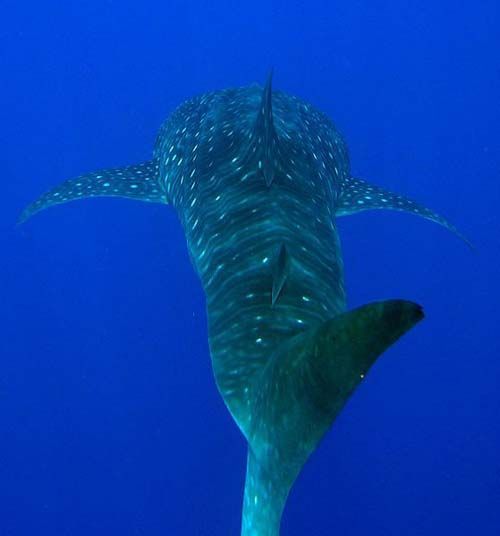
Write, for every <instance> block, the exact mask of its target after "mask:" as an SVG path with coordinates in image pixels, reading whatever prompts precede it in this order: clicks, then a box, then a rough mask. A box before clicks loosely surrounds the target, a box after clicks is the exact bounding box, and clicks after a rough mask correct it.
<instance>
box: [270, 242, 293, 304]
mask: <svg viewBox="0 0 500 536" xmlns="http://www.w3.org/2000/svg"><path fill="white" fill-rule="evenodd" d="M289 268H290V258H289V255H288V251H287V249H286V246H285V244H281V246H280V248H279V251H278V254H277V256H276V261H275V263H274V273H273V289H272V294H271V305H273V306H274V304H275V303H276V300H277V299H278V297H279V295H280V294H281V291H282V290H283V286H284V285H285V281H286V279H287V277H288V270H289Z"/></svg>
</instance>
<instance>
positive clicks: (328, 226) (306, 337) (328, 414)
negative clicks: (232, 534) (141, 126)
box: [21, 77, 458, 536]
mask: <svg viewBox="0 0 500 536" xmlns="http://www.w3.org/2000/svg"><path fill="white" fill-rule="evenodd" d="M91 196H119V197H128V198H133V199H139V200H142V201H150V202H157V203H163V204H170V205H172V206H173V207H174V208H175V209H176V211H177V213H178V216H179V218H180V221H181V223H182V226H183V228H184V232H185V235H186V240H187V244H188V248H189V252H190V256H191V259H192V262H193V265H194V267H195V270H196V272H197V273H198V275H199V277H200V279H201V282H202V285H203V288H204V290H205V296H206V305H207V317H208V329H209V345H210V353H211V358H212V365H213V371H214V375H215V379H216V382H217V386H218V388H219V391H220V393H221V395H222V397H223V399H224V402H225V403H226V406H227V407H228V409H229V411H230V413H231V415H232V416H233V418H234V420H235V421H236V423H237V425H238V426H239V428H240V430H241V431H242V433H243V435H244V436H245V438H246V439H247V441H248V462H247V474H246V484H245V491H244V501H243V516H242V529H241V534H242V536H277V535H278V534H279V527H280V520H281V515H282V512H283V509H284V506H285V502H286V499H287V496H288V494H289V491H290V489H291V486H292V485H293V482H294V481H295V479H296V478H297V476H298V474H299V473H300V471H301V469H302V467H303V465H304V463H305V462H306V460H307V458H308V457H309V456H310V454H311V453H312V452H313V451H314V450H315V449H316V447H317V445H318V443H319V441H320V440H321V438H322V437H323V435H324V434H325V433H326V431H327V430H328V429H329V427H330V426H331V424H332V422H333V421H334V419H335V417H336V416H337V415H338V413H339V412H340V410H341V409H342V407H343V406H344V404H345V402H346V401H347V399H348V398H349V396H350V394H351V393H352V392H353V391H354V389H355V388H356V387H357V385H358V384H359V383H360V382H361V381H362V379H363V378H364V376H365V375H366V373H367V371H368V370H369V368H370V367H371V366H372V364H373V363H374V362H375V360H376V359H377V357H378V356H379V355H380V354H381V353H382V352H383V351H384V350H385V349H386V348H387V347H388V346H390V345H391V344H392V343H394V342H395V341H396V340H397V339H398V338H399V337H400V336H401V335H403V334H404V333H405V332H406V331H408V330H409V329H410V328H411V327H412V326H414V325H415V324H416V323H417V322H418V321H420V320H421V319H422V318H423V313H422V309H421V308H420V306H418V305H417V304H414V303H412V302H408V301H404V300H390V301H383V302H376V303H371V304H368V305H365V306H363V307H360V308H358V309H355V310H353V311H350V312H346V311H345V292H344V278H343V265H342V255H341V250H340V244H339V239H338V235H337V228H336V217H337V216H342V215H346V214H353V213H356V212H359V211H362V210H367V209H379V208H386V209H394V210H405V211H409V212H412V213H414V214H418V215H420V216H423V217H424V218H427V219H430V220H433V221H435V222H438V223H440V224H441V225H443V226H445V227H447V228H448V229H450V230H452V231H453V232H455V233H457V231H456V230H455V229H454V228H453V227H452V226H451V225H450V224H449V223H447V222H446V221H445V220H444V219H443V218H441V217H440V216H438V215H437V214H435V213H434V212H431V211H430V210H428V209H426V208H424V207H421V206H420V205H418V204H417V203H415V202H413V201H410V200H408V199H407V198H405V197H402V196H400V195H396V194H393V193H391V192H388V191H385V190H383V189H381V188H379V187H376V186H372V185H370V184H368V183H367V182H364V181H363V180H360V179H357V178H353V177H351V174H350V166H349V159H348V154H347V148H346V145H345V143H344V141H343V139H342V137H341V136H340V135H339V133H338V132H337V130H336V129H335V127H334V125H333V123H332V122H331V121H330V120H329V119H328V118H327V117H326V116H325V115H324V114H322V113H321V112H319V111H318V110H316V109H315V108H313V107H312V106H310V105H309V104H307V103H305V102H303V101H301V100H299V99H298V98H296V97H293V96H290V95H287V94H285V93H281V92H278V91H273V90H272V87H271V77H269V79H268V81H267V83H266V85H265V87H264V88H262V87H259V86H250V87H245V88H238V89H228V90H224V91H216V92H213V93H209V94H205V95H202V96H200V97H197V98H194V99H191V100H189V101H187V102H185V103H184V104H182V105H181V106H180V107H179V108H178V109H177V110H176V111H174V113H173V114H172V115H171V117H170V118H169V119H168V120H167V121H166V122H165V123H164V125H163V126H162V127H161V130H160V132H159V135H158V138H157V141H156V146H155V150H154V155H153V158H152V160H151V161H149V162H145V163H143V164H139V165H136V166H129V167H125V168H120V169H108V170H105V171H101V172H96V173H91V174H87V175H83V176H81V177H79V178H76V179H72V180H69V181H66V182H64V183H62V184H61V185H60V186H58V187H56V188H54V189H52V190H50V191H49V192H47V193H46V194H45V195H43V196H41V197H40V198H39V199H38V200H37V201H35V202H34V203H33V204H31V205H30V206H29V207H28V208H27V209H26V210H25V211H24V212H23V214H22V216H21V221H24V220H26V219H27V218H29V217H30V216H31V215H33V214H34V213H35V212H37V211H39V210H42V209H44V208H47V207H48V206H51V205H54V204H57V203H64V202H67V201H71V200H74V199H80V198H83V197H91ZM457 234H458V233H457Z"/></svg>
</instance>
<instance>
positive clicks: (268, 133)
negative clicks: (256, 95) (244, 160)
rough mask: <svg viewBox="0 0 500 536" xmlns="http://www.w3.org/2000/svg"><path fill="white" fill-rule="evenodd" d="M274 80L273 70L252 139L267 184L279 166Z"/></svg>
mask: <svg viewBox="0 0 500 536" xmlns="http://www.w3.org/2000/svg"><path fill="white" fill-rule="evenodd" d="M272 82H273V72H272V71H271V72H270V73H269V76H268V78H267V82H266V85H265V86H264V90H263V92H262V99H261V102H260V107H259V111H258V113H257V118H256V120H255V125H254V130H253V133H252V141H251V145H252V150H253V149H254V148H255V153H256V155H257V157H258V167H259V169H260V170H261V171H262V174H263V175H264V180H265V181H266V185H267V186H271V184H272V182H273V180H274V177H275V173H276V168H277V166H278V136H277V134H276V130H275V128H274V121H273V102H272V100H273V99H272V95H273V89H272Z"/></svg>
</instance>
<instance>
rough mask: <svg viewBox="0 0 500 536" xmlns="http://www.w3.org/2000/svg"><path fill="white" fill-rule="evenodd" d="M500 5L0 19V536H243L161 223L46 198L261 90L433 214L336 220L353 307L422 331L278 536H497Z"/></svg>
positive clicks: (40, 10) (312, 469)
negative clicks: (30, 212)
mask: <svg viewBox="0 0 500 536" xmlns="http://www.w3.org/2000/svg"><path fill="white" fill-rule="evenodd" d="M499 10H500V6H499V4H498V2H497V1H496V0H482V1H481V2H472V1H471V0H465V1H464V2H460V3H455V2H451V1H449V0H448V1H443V2H435V1H431V0H422V1H420V2H415V1H410V2H400V1H396V0H387V1H385V2H369V1H367V0H354V1H351V2H335V1H326V0H323V1H321V0H310V1H309V2H299V1H296V0H295V1H293V0H288V1H284V0H282V1H278V0H268V1H263V0H255V1H253V2H234V1H233V2H230V1H229V0H215V1H213V2H212V1H207V0H197V1H192V2H189V1H179V0H173V1H170V2H141V3H136V2H130V1H128V0H124V1H122V2H116V1H102V0H101V1H99V2H97V1H95V0H89V1H88V2H85V3H83V2H76V1H74V0H70V1H67V2H64V3H60V2H55V1H46V2H43V3H42V2H33V1H32V2H24V3H18V2H14V1H12V0H4V1H3V2H2V18H1V20H0V51H1V52H0V72H1V73H2V76H1V84H0V97H1V103H2V105H1V106H0V109H1V112H0V113H1V119H2V144H1V149H0V155H1V157H0V160H1V163H2V195H1V197H0V207H1V210H0V248H1V249H0V252H1V253H0V255H1V257H0V258H1V262H0V281H1V284H0V326H1V328H0V333H1V337H0V364H1V367H0V536H24V535H32V534H39V535H68V536H79V535H88V534H93V535H95V536H100V535H110V534H112V535H113V534H120V535H147V536H156V535H158V536H159V535H165V534H168V535H184V534H185V535H194V534H196V535H215V534H216V535H224V534H228V535H230V534H238V531H239V525H240V513H241V501H242V492H243V484H244V463H245V444H244V441H243V439H242V437H241V436H240V434H239V432H238V431H237V429H236V427H235V426H234V424H233V423H232V420H231V418H230V416H229V414H228V413H227V411H226V409H225V407H224V405H223V402H222V400H221V399H220V397H219V395H218V393H217V391H216V388H215V384H214V381H213V378H212V372H211V366H210V360H209V354H208V346H207V333H206V326H205V313H204V297H203V293H202V290H201V287H200V285H199V283H198V281H197V278H196V276H195V274H194V273H193V270H192V268H191V265H190V262H189V259H188V255H187V250H186V246H185V242H184V237H183V234H182V232H181V229H180V225H179V223H178V221H177V218H176V216H175V214H174V212H173V210H172V209H170V208H168V207H163V206H159V205H147V204H141V203H135V202H132V201H126V200H121V199H96V200H87V201H85V202H81V203H72V204H69V205H64V206H61V207H57V208H55V209H51V210H49V211H47V212H44V213H43V214H41V215H39V216H37V217H36V218H35V219H33V220H31V221H29V222H28V223H27V224H26V225H24V226H22V227H16V225H15V224H16V219H17V217H18V215H19V213H20V212H21V210H22V208H23V207H24V206H25V205H26V204H27V203H28V202H30V201H32V200H33V199H34V198H35V197H36V196H37V195H38V194H40V193H41V192H43V191H44V190H46V189H47V188H48V187H50V186H52V185H55V184H56V183H58V182H59V181H61V180H63V179H65V178H68V177H72V176H75V175H78V174H80V173H82V172H86V171H90V170H94V169H99V168H103V167H108V166H119V165H125V164H128V163H133V162H138V161H141V160H145V159H147V158H149V156H150V155H151V150H152V146H153V143H154V139H155V136H156V132H157V129H158V127H159V126H160V124H161V122H162V121H163V120H164V118H165V117H166V116H167V114H168V113H170V112H171V111H172V110H173V109H174V108H175V107H176V106H177V105H178V104H180V103H181V102H182V101H183V100H184V99H185V98H187V97H189V96H192V95H195V94H199V93H202V92H204V91H208V90H213V89H220V88H224V87H229V86H238V85H246V84H249V83H252V82H255V81H259V82H263V81H264V79H265V77H266V74H267V72H268V70H269V67H270V66H274V68H275V87H276V88H278V89H282V90H285V91H287V92H290V93H293V94H296V95H298V96H300V97H301V98H304V99H306V100H308V101H310V102H311V103H313V104H314V105H316V106H317V107H319V108H320V109H322V110H324V111H325V112H327V113H328V114H329V115H330V116H331V117H332V118H333V119H334V121H335V122H336V124H337V126H338V127H339V129H340V130H341V132H342V133H343V134H344V136H345V138H346V140H347V142H348V144H349V147H350V153H351V160H352V168H353V173H354V174H356V175H358V176H361V177H364V178H366V179H367V180H369V181H371V182H374V183H376V184H379V185H381V186H385V187H388V188H391V189H393V190H396V191H399V192H402V193H406V194H408V195H410V196H412V197H413V198H415V199H417V200H419V201H421V202H423V203H425V204H426V205H428V206H429V207H431V208H433V209H436V210H437V211H439V212H440V213H442V214H443V215H445V216H447V217H448V218H449V219H450V220H451V221H452V222H453V223H455V224H456V225H457V226H458V227H459V229H460V230H461V231H462V232H463V233H464V234H466V235H467V236H468V237H469V239H470V240H471V241H472V242H473V243H474V245H475V250H474V251H470V250H469V249H468V248H467V247H466V246H464V244H463V243H461V242H460V241H459V240H458V239H456V238H455V237H453V236H452V235H451V234H449V233H447V232H446V231H445V230H443V229H442V228H440V227H438V226H436V225H433V224H431V223H428V222H425V221H422V220H420V219H418V218H414V217H412V216H409V215H405V214H398V213H383V212H376V213H364V214H360V215H357V216H352V217H350V218H346V219H342V220H341V221H340V222H339V226H340V232H341V239H342V243H343V248H344V260H345V270H346V283H347V290H348V297H349V306H350V307H354V306H357V305H360V304H363V303H366V302H368V301H372V300H376V299H383V298H392V297H402V298H407V299H412V300H415V301H417V302H419V303H421V304H422V305H423V306H424V308H425V311H426V315H427V318H426V320H425V321H424V322H422V323H421V324H420V325H419V326H418V327H417V328H416V329H414V330H413V331H411V332H410V333H409V334H407V335H406V336H405V337H404V338H403V339H402V340H401V341H400V342H398V343H397V344H396V345H395V346H394V347H392V348H391V349H390V350H389V351H387V352H386V354H385V355H384V356H383V357H382V358H381V359H380V360H379V362H378V363H377V365H376V366H375V367H374V369H373V370H372V371H371V372H370V374H369V377H368V378H367V380H366V381H365V382H364V383H363V385H362V386H361V387H360V389H359V390H358V391H357V392H356V393H355V395H354V396H353V397H352V399H351V400H350V402H349V403H348V405H347V406H346V408H345V409H344V411H343V413H342V414H341V416H340V417H339V419H338V420H337V421H336V423H335V424H334V426H333V429H332V431H331V432H330V433H329V434H328V436H327V437H326V439H325V440H324V441H323V443H322V444H321V445H320V447H319V449H318V451H317V452H316V453H315V454H314V455H313V457H312V458H311V460H310V462H309V463H308V464H307V466H306V467H305V469H304V471H303V473H302V474H301V476H300V478H299V480H298V482H297V484H296V485H295V487H294V489H293V491H292V493H291V496H290V499H289V501H288V505H287V509H286V511H285V514H284V518H283V524H282V534H283V535H284V536H285V535H286V536H303V535H306V534H307V535H315V536H316V535H318V536H320V535H325V536H326V535H331V534H338V535H340V534H342V535H344V536H357V535H362V534H363V535H364V534H370V535H371V536H382V535H383V536H388V535H400V534H405V535H408V536H417V535H418V536H424V535H425V536H434V535H438V534H439V535H441V534H448V533H449V534H455V535H462V534H463V535H470V534H477V535H481V536H483V535H484V536H493V535H496V534H500V419H499V416H500V393H499V391H500V389H499V386H500V359H499V353H500V352H499V350H500V348H499V333H498V323H499V320H500V315H499V308H498V300H499V298H500V293H499V286H498V270H499V264H500V262H499V261H500V238H499V236H500V234H499V231H500V225H499V217H498V206H499V204H500V188H499V173H500V148H499V147H500V134H499V124H500V98H499V97H500V64H499V61H498V58H499V57H500V32H499V31H498V28H499V25H500V17H499V15H500V13H499Z"/></svg>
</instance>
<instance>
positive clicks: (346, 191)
mask: <svg viewBox="0 0 500 536" xmlns="http://www.w3.org/2000/svg"><path fill="white" fill-rule="evenodd" d="M373 209H389V210H401V211H405V212H410V213H412V214H416V215H417V216H422V217H423V218H426V219H428V220H431V221H433V222H435V223H439V224H440V225H442V226H443V227H446V229H448V230H450V231H451V232H452V233H454V234H456V235H457V236H458V237H459V238H461V239H462V240H463V241H464V242H466V243H467V245H468V246H470V247H471V243H470V242H469V241H468V240H467V238H465V237H464V236H463V235H462V234H461V233H460V232H459V231H458V230H457V229H456V227H455V226H453V225H452V224H451V223H450V222H448V221H447V220H446V219H445V218H443V217H442V216H440V215H439V214H436V213H435V212H433V211H432V210H429V209H428V208H425V207H423V206H422V205H419V204H418V203H416V202H415V201H412V200H411V199H408V198H407V197H404V196H402V195H399V194H395V193H392V192H389V191H388V190H384V189H383V188H379V187H378V186H374V185H372V184H369V183H368V182H365V181H363V180H361V179H356V178H354V177H350V178H348V179H345V181H344V183H343V185H342V190H341V194H340V197H339V199H338V201H337V210H336V215H337V216H347V215H349V214H355V213H356V212H361V211H363V210H373Z"/></svg>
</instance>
